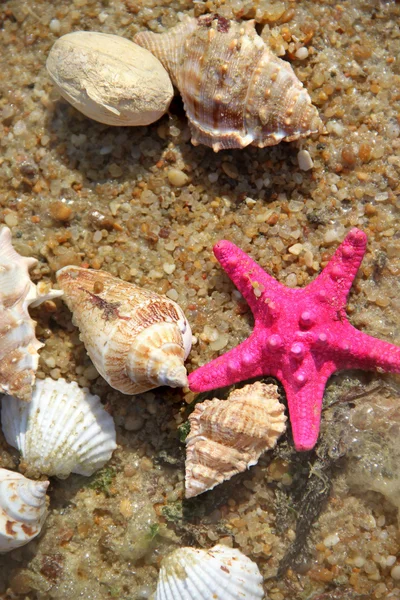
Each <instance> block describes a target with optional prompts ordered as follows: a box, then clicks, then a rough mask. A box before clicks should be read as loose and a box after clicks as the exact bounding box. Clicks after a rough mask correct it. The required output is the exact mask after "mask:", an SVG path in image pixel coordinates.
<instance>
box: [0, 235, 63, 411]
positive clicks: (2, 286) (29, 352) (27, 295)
mask: <svg viewBox="0 0 400 600" xmlns="http://www.w3.org/2000/svg"><path fill="white" fill-rule="evenodd" d="M36 263H37V260H36V259H35V258H27V257H25V256H20V255H19V254H18V252H16V251H15V250H14V248H13V246H12V243H11V231H10V230H9V229H8V227H2V229H1V230H0V391H2V392H5V393H7V394H12V395H13V396H16V397H17V398H19V399H20V400H26V401H29V400H30V399H31V395H32V385H33V383H34V381H35V374H36V370H37V367H38V362H39V354H38V350H39V349H40V348H41V347H42V346H43V344H41V343H40V342H39V341H38V340H37V339H36V337H35V325H36V323H35V321H33V320H32V319H31V317H30V315H29V312H28V307H29V306H37V305H38V304H40V303H41V302H44V301H45V300H48V299H50V298H56V297H57V296H61V295H62V292H60V291H58V290H46V286H44V285H43V284H38V285H35V284H34V283H32V281H31V280H30V277H29V269H30V268H31V267H33V266H34V265H36Z"/></svg>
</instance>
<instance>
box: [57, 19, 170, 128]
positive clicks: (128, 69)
mask: <svg viewBox="0 0 400 600" xmlns="http://www.w3.org/2000/svg"><path fill="white" fill-rule="evenodd" d="M46 67H47V71H48V73H49V75H50V77H51V78H52V80H53V82H54V83H55V85H56V86H57V88H58V91H59V92H60V94H61V95H62V96H63V97H64V98H65V99H66V100H68V102H70V103H71V104H72V105H73V106H74V107H75V108H77V109H78V110H79V111H80V112H81V113H83V114H84V115H86V116H87V117H90V118H91V119H95V120H96V121H99V122H100V123H106V124H107V125H148V124H149V123H153V122H154V121H157V120H158V119H159V118H160V117H161V116H162V115H163V114H164V113H165V112H166V111H167V110H168V107H169V105H170V102H171V100H172V96H173V88H172V84H171V81H170V79H169V76H168V73H167V72H166V71H165V69H164V68H163V66H162V64H161V63H160V61H158V60H157V58H156V57H155V56H153V55H152V54H151V53H150V52H148V51H147V50H145V49H144V48H141V47H140V46H138V45H137V44H134V43H133V42H131V41H130V40H127V39H126V38H123V37H120V36H118V35H110V34H107V33H97V32H94V31H75V32H73V33H68V34H67V35H63V36H62V37H61V38H59V39H58V40H57V41H56V43H55V44H54V46H53V47H52V49H51V51H50V54H49V56H48V58H47V62H46Z"/></svg>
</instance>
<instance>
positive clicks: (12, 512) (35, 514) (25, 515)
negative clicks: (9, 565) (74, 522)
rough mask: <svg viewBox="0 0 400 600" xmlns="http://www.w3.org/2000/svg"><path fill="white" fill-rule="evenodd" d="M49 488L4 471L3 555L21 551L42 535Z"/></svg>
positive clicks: (0, 504)
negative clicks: (21, 548) (21, 547)
mask: <svg viewBox="0 0 400 600" xmlns="http://www.w3.org/2000/svg"><path fill="white" fill-rule="evenodd" d="M48 485H49V482H48V481H32V480H30V479H27V478H26V477H24V476H23V475H21V474H20V473H14V472H13V471H7V470H6V469H0V553H4V552H10V550H14V549H15V548H19V547H20V546H23V545H24V544H27V543H28V542H30V541H31V540H32V539H33V538H34V537H36V536H37V535H38V534H39V533H40V531H41V529H42V526H43V523H44V521H45V519H46V516H47V502H46V490H47V487H48Z"/></svg>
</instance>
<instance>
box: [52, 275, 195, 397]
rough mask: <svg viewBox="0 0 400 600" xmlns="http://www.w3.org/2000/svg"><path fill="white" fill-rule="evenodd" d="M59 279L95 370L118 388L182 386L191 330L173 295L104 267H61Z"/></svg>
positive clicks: (141, 389) (131, 390)
mask: <svg viewBox="0 0 400 600" xmlns="http://www.w3.org/2000/svg"><path fill="white" fill-rule="evenodd" d="M57 280H58V283H59V285H60V287H61V288H62V289H63V290H64V292H65V296H64V298H65V301H66V303H67V305H68V307H69V308H70V310H71V311H72V313H73V320H74V323H75V324H76V325H77V326H78V327H79V329H80V332H81V339H82V341H83V342H84V344H85V347H86V350H87V352H88V354H89V356H90V358H91V359H92V361H93V363H94V365H95V366H96V368H97V370H98V372H99V373H100V374H101V375H102V377H104V379H105V380H106V381H107V382H108V383H109V384H110V385H111V386H112V387H113V388H115V389H116V390H119V391H120V392H122V393H124V394H140V393H141V392H145V391H147V390H151V389H153V388H155V387H158V386H160V385H169V386H171V387H184V386H186V385H187V374H186V369H185V367H184V364H183V363H184V360H185V359H186V357H187V355H188V354H189V351H190V348H191V342H192V332H191V330H190V326H189V323H188V321H187V320H186V317H185V315H184V314H183V311H182V309H181V308H180V307H179V306H178V305H177V304H176V303H175V302H173V301H172V300H169V298H166V297H164V296H159V295H158V294H156V293H154V292H150V291H148V290H144V289H142V288H139V287H137V286H135V285H133V284H131V283H127V282H125V281H121V280H120V279H118V278H116V277H113V276H112V275H110V274H109V273H106V272H105V271H92V270H89V269H82V268H80V267H74V266H69V267H64V268H63V269H61V270H60V271H58V273H57Z"/></svg>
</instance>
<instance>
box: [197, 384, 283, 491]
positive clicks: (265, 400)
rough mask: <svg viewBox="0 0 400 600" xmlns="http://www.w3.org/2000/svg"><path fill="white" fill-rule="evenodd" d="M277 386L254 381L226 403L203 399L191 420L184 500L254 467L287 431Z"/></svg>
mask: <svg viewBox="0 0 400 600" xmlns="http://www.w3.org/2000/svg"><path fill="white" fill-rule="evenodd" d="M277 390H278V388H277V387H276V385H266V384H264V383H260V382H256V383H253V384H252V385H245V386H244V387H243V388H242V389H237V390H234V391H233V392H231V394H230V395H229V396H228V398H227V400H218V399H217V398H215V399H214V400H206V401H205V402H202V403H200V404H197V406H196V408H195V410H194V411H193V413H192V414H191V415H190V416H189V421H190V433H189V435H188V436H187V438H186V481H185V488H186V498H192V497H193V496H197V495H198V494H202V493H203V492H206V491H207V490H211V489H213V488H214V487H215V486H216V485H218V484H219V483H222V482H223V481H225V480H227V479H230V478H231V477H233V475H236V474H237V473H241V472H242V471H245V470H246V469H248V468H249V467H251V466H253V465H255V464H256V463H257V461H258V459H259V457H260V455H261V454H262V453H263V452H264V451H265V450H268V449H271V448H273V447H274V446H275V445H276V442H277V440H278V438H279V437H280V436H281V435H282V433H283V432H284V431H285V429H286V424H285V423H286V416H285V415H284V406H283V404H281V403H280V402H279V401H278V398H279V396H278V393H277Z"/></svg>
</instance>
